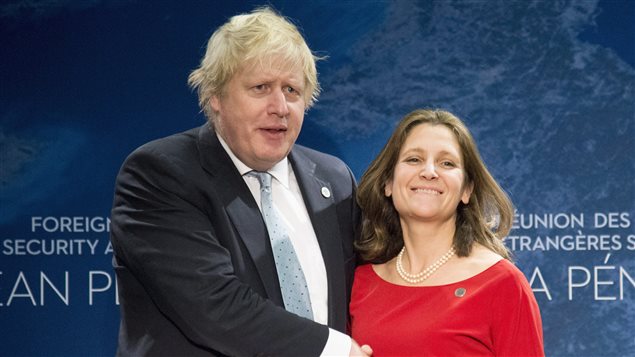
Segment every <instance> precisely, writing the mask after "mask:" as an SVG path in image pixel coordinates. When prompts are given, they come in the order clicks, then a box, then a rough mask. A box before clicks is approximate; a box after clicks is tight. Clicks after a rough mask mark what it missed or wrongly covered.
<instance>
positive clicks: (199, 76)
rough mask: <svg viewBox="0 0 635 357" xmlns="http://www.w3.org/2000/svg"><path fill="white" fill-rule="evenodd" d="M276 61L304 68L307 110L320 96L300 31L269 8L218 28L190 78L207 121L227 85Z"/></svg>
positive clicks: (311, 57)
mask: <svg viewBox="0 0 635 357" xmlns="http://www.w3.org/2000/svg"><path fill="white" fill-rule="evenodd" d="M273 57H275V58H276V59H277V60H281V61H282V63H284V64H286V65H288V66H290V68H295V67H299V68H302V71H303V74H304V80H305V91H304V93H303V96H304V100H305V103H306V109H308V108H310V107H311V106H312V105H313V104H314V103H315V101H316V100H317V98H318V96H319V94H320V84H319V82H318V79H317V69H316V65H315V63H316V61H317V60H320V59H322V58H321V57H317V56H315V55H314V54H313V53H312V52H311V50H310V49H309V47H308V46H307V44H306V42H305V41H304V38H303V37H302V34H300V31H299V30H298V28H297V27H296V26H295V25H294V24H292V23H291V22H290V20H288V19H286V18H285V17H283V16H282V15H280V14H278V13H276V12H275V11H274V10H272V9H271V8H269V7H261V8H257V9H255V10H254V11H252V12H251V13H249V14H241V15H236V16H233V17H231V18H230V19H229V21H227V22H226V23H225V24H224V25H222V26H221V27H219V28H218V29H217V30H216V31H215V32H214V34H212V36H211V37H210V39H209V41H208V43H207V50H206V52H205V56H204V57H203V59H202V60H201V64H200V66H199V67H198V68H196V69H195V70H194V71H192V73H191V74H190V76H189V78H188V84H189V85H190V87H192V88H193V89H196V90H197V91H198V102H199V106H200V107H201V109H202V110H203V112H204V113H205V115H206V116H207V118H208V119H213V116H214V113H213V110H212V109H211V106H210V105H209V102H210V99H211V98H212V97H213V96H219V97H220V96H222V95H223V93H224V90H225V87H226V85H227V83H228V82H229V81H230V80H231V78H232V77H233V76H234V74H236V72H237V71H239V70H241V69H242V68H243V66H245V65H247V64H260V65H262V64H263V62H264V61H270V60H272V58H273Z"/></svg>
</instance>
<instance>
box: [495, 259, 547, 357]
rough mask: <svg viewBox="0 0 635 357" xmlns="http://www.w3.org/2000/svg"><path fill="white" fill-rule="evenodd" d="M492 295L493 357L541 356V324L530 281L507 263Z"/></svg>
mask: <svg viewBox="0 0 635 357" xmlns="http://www.w3.org/2000/svg"><path fill="white" fill-rule="evenodd" d="M497 285H498V286H497V287H496V289H495V290H494V291H495V294H494V296H493V303H492V306H491V309H492V324H491V333H492V340H493V347H494V354H495V355H496V356H544V355H545V354H544V344H543V336H542V321H541V318H540V310H539V308H538V303H537V302H536V298H535V297H534V294H533V292H532V291H531V287H530V286H529V282H527V279H526V278H525V276H524V275H523V273H522V272H521V271H520V270H518V269H517V268H516V267H515V266H513V265H511V264H510V271H509V274H506V275H505V276H504V277H503V278H502V279H501V280H500V281H499V283H498V284H497Z"/></svg>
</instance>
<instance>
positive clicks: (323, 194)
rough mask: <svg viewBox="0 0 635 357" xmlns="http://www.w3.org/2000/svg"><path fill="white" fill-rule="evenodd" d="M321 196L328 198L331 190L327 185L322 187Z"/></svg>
mask: <svg viewBox="0 0 635 357" xmlns="http://www.w3.org/2000/svg"><path fill="white" fill-rule="evenodd" d="M321 192H322V196H324V198H329V197H331V190H329V189H328V187H322V190H321Z"/></svg>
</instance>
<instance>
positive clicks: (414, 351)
mask: <svg viewBox="0 0 635 357" xmlns="http://www.w3.org/2000/svg"><path fill="white" fill-rule="evenodd" d="M350 313H351V335H352V337H353V339H355V341H357V343H359V344H360V345H363V344H368V345H369V346H370V347H371V348H372V349H373V351H374V353H373V356H374V357H381V356H544V352H543V351H544V349H543V339H542V323H541V320H540V311H539V310H538V304H537V303H536V299H535V297H534V295H533V292H532V291H531V288H530V287H529V283H528V282H527V279H526V278H525V276H524V275H523V274H522V272H521V271H520V270H518V268H516V266H514V265H513V264H512V263H510V262H509V261H508V260H505V259H503V260H501V261H499V262H497V263H496V264H494V265H492V266H491V267H489V268H488V269H486V270H485V271H483V272H481V273H479V274H477V275H475V276H473V277H471V278H469V279H466V280H463V281H460V282H457V283H452V284H447V285H440V286H423V287H416V286H415V287H413V286H401V285H396V284H392V283H389V282H387V281H385V280H383V279H382V278H380V277H379V276H378V275H377V273H375V271H374V270H373V268H372V266H371V265H370V264H368V265H363V266H360V267H358V268H357V270H356V271H355V281H354V283H353V292H352V295H351V304H350Z"/></svg>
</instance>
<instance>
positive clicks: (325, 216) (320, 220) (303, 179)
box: [289, 149, 346, 327]
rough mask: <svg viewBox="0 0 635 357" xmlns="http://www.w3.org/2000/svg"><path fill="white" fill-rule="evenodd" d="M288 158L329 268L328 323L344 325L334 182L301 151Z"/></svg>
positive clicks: (343, 297) (341, 255)
mask: <svg viewBox="0 0 635 357" xmlns="http://www.w3.org/2000/svg"><path fill="white" fill-rule="evenodd" d="M289 160H290V161H291V165H292V166H293V172H294V173H295V176H296V179H297V180H298V185H299V186H300V191H301V192H302V198H303V199H304V203H305V205H306V208H307V211H308V212H309V217H310V218H311V223H312V224H313V229H314V231H315V235H316V236H317V240H318V243H319V245H320V249H321V251H322V257H323V259H324V265H325V267H326V275H327V279H328V289H329V291H328V299H329V304H328V305H329V326H330V327H335V326H338V325H341V326H344V324H345V321H346V305H345V304H346V282H345V278H344V277H345V271H344V256H343V253H342V241H341V239H342V238H341V236H340V229H339V224H338V219H337V212H336V208H335V207H336V206H335V200H334V196H333V188H332V187H331V183H330V182H329V181H328V180H327V179H326V178H324V177H323V176H322V175H321V173H320V170H319V168H318V167H317V164H316V163H315V162H313V161H312V160H311V159H309V158H308V157H306V156H305V155H303V154H302V152H300V151H299V150H296V149H294V150H292V151H291V154H290V155H289ZM326 190H328V191H326ZM327 192H328V193H327Z"/></svg>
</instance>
